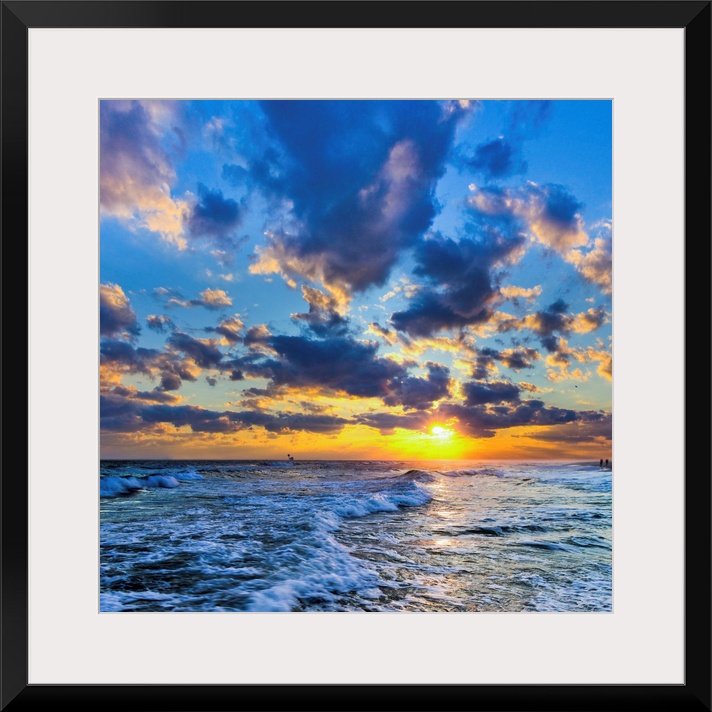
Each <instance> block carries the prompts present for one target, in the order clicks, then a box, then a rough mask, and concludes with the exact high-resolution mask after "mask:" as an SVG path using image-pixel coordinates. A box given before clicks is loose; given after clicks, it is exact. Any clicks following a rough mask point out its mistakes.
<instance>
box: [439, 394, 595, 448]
mask: <svg viewBox="0 0 712 712" xmlns="http://www.w3.org/2000/svg"><path fill="white" fill-rule="evenodd" d="M493 397H494V396H493ZM438 413H442V414H443V415H444V416H445V417H447V418H457V420H458V424H459V428H458V429H459V430H461V431H462V432H463V433H465V434H466V435H470V436H472V437H475V438H491V437H494V436H495V435H496V434H497V431H498V430H501V429H504V428H514V427H521V426H524V425H562V424H565V423H571V422H574V421H577V420H580V418H581V415H580V414H579V413H577V412H576V411H574V410H569V409H566V408H557V407H554V406H549V407H547V406H546V405H545V404H544V402H543V401H540V400H526V401H517V400H513V401H511V402H510V403H506V404H503V405H498V406H495V407H492V406H491V405H489V404H473V405H458V404H441V405H440V407H439V408H438Z"/></svg>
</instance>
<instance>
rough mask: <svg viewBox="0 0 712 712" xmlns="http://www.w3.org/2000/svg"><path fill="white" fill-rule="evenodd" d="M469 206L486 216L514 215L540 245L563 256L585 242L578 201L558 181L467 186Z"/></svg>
mask: <svg viewBox="0 0 712 712" xmlns="http://www.w3.org/2000/svg"><path fill="white" fill-rule="evenodd" d="M470 188H471V189H472V190H473V195H472V196H471V197H470V199H469V204H470V206H471V207H472V208H473V209H474V210H475V211H477V212H479V213H480V214H481V215H482V216H484V217H487V218H490V219H500V220H502V219H510V220H511V219H517V220H522V221H524V223H525V224H526V226H527V228H528V229H529V231H530V232H531V233H532V234H533V235H534V237H536V239H537V240H538V241H539V242H541V243H542V244H543V245H546V246H547V247H550V248H551V249H553V250H555V251H556V252H558V253H559V254H561V255H563V256H566V255H567V254H568V253H569V251H570V250H571V249H572V248H578V247H582V246H584V245H586V244H587V243H588V234H587V233H586V230H585V226H584V222H583V218H582V217H581V214H580V210H581V209H582V208H583V204H582V203H580V202H579V201H578V200H577V199H576V198H575V197H574V196H573V195H572V194H571V193H569V191H568V190H567V189H566V188H564V187H563V186H561V185H551V184H549V185H543V186H540V185H537V184H536V183H531V182H529V183H528V184H527V185H526V187H524V188H522V189H517V190H511V189H498V188H493V187H487V188H483V189H477V188H476V187H475V186H470Z"/></svg>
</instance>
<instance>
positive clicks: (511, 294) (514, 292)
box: [499, 285, 541, 304]
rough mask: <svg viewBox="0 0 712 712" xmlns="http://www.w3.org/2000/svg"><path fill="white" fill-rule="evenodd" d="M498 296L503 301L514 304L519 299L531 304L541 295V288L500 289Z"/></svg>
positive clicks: (538, 286) (512, 287)
mask: <svg viewBox="0 0 712 712" xmlns="http://www.w3.org/2000/svg"><path fill="white" fill-rule="evenodd" d="M499 291H500V294H501V295H502V296H503V297H504V298H505V299H510V300H511V301H513V302H514V303H515V304H516V303H517V302H518V301H519V300H520V299H525V300H526V301H528V302H533V301H534V300H535V299H536V298H537V297H538V296H539V295H540V294H541V286H540V285H537V286H536V287H531V288H526V287H514V286H511V287H500V290H499Z"/></svg>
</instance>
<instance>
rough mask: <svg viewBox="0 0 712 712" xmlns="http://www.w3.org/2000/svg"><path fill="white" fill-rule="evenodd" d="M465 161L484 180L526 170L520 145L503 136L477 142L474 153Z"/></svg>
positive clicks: (504, 176) (495, 178)
mask: <svg viewBox="0 0 712 712" xmlns="http://www.w3.org/2000/svg"><path fill="white" fill-rule="evenodd" d="M467 163H468V165H469V167H470V168H471V169H472V170H473V171H475V172H476V173H480V174H481V175H482V176H484V178H485V179H486V180H497V179H499V178H507V177H509V176H513V175H516V174H518V173H526V170H527V162H526V161H525V160H524V158H523V157H522V155H521V150H520V146H519V145H517V144H516V143H514V142H512V141H507V140H506V139H504V138H503V137H500V138H496V139H494V140H493V141H486V142H485V143H481V144H479V146H477V148H476V149H475V155H474V156H473V157H472V158H471V159H470V160H469V161H467Z"/></svg>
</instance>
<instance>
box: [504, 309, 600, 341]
mask: <svg viewBox="0 0 712 712" xmlns="http://www.w3.org/2000/svg"><path fill="white" fill-rule="evenodd" d="M568 308H569V305H568V304H567V303H566V302H565V301H564V300H563V299H557V300H556V301H554V302H552V303H551V304H550V305H549V306H547V307H546V308H545V309H542V310H540V311H536V312H532V313H531V314H527V315H526V316H525V317H522V318H517V317H508V316H507V315H503V314H501V313H500V314H499V315H498V317H497V330H498V331H500V332H508V331H513V330H516V331H519V330H523V329H528V330H530V331H532V332H533V333H535V334H536V335H537V336H539V337H540V339H541V343H542V345H543V346H544V348H546V350H547V351H549V352H554V351H557V350H558V339H557V338H556V336H555V334H557V333H558V334H562V335H564V336H569V335H570V334H572V333H575V334H587V333H589V332H591V331H595V330H596V329H598V328H600V327H601V326H603V325H604V324H606V323H608V321H609V315H608V313H607V312H606V311H605V310H604V309H603V307H599V308H597V309H596V308H593V307H592V308H590V309H588V310H587V311H585V312H580V313H579V314H568V313H567V311H568Z"/></svg>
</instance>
